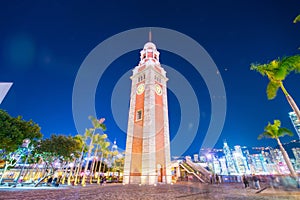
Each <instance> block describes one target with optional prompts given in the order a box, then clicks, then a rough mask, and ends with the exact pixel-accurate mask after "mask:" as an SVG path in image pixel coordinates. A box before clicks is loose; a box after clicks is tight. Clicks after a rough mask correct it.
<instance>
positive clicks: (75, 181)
mask: <svg viewBox="0 0 300 200" xmlns="http://www.w3.org/2000/svg"><path fill="white" fill-rule="evenodd" d="M84 147H85V144H83V145H82V149H81V154H80V158H79V162H78V165H77V167H76V168H75V179H74V184H75V185H77V179H78V173H79V169H80V171H81V162H82V159H83V153H84Z"/></svg>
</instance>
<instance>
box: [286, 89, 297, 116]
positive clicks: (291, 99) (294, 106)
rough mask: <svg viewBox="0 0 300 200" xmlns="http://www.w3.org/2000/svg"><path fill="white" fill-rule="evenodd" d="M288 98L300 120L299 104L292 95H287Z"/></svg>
mask: <svg viewBox="0 0 300 200" xmlns="http://www.w3.org/2000/svg"><path fill="white" fill-rule="evenodd" d="M286 99H287V100H288V102H289V104H290V105H291V107H292V109H293V111H294V112H295V113H296V116H297V117H298V120H300V111H299V108H298V106H297V104H296V103H295V101H294V99H293V98H292V97H291V96H290V95H287V96H286Z"/></svg>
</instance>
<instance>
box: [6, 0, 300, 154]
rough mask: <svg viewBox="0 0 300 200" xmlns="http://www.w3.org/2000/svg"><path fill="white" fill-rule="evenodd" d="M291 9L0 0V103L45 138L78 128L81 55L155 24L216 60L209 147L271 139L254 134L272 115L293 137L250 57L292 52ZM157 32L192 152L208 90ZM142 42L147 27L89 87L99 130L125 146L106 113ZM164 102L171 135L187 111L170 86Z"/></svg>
mask: <svg viewBox="0 0 300 200" xmlns="http://www.w3.org/2000/svg"><path fill="white" fill-rule="evenodd" d="M298 14H300V2H299V1H296V0H291V1H288V2H286V1H271V0H265V1H258V0H255V1H246V2H245V1H244V2H239V1H209V2H208V1H201V2H198V1H185V3H175V2H173V1H164V2H156V1H152V2H140V1H126V2H118V1H111V2H105V3H102V2H101V1H90V2H89V3H86V2H84V1H73V2H72V4H70V2H68V1H62V2H61V1H49V2H48V1H26V2H23V1H9V2H2V3H1V6H0V36H1V37H0V48H1V51H0V52H1V53H0V82H13V85H12V87H11V88H10V91H9V92H8V94H7V96H6V97H5V99H4V101H3V102H2V104H1V105H0V109H3V110H6V111H7V112H8V113H9V114H10V115H12V116H14V117H16V116H17V115H21V116H23V118H24V119H25V120H30V119H32V120H33V121H34V122H36V123H37V124H39V125H40V126H41V128H42V129H41V132H42V133H43V134H44V137H49V136H50V135H51V134H53V133H55V134H66V135H69V134H70V135H76V134H77V130H76V128H75V125H74V121H73V115H72V92H73V86H74V81H75V78H76V75H77V72H78V70H79V68H80V66H81V65H82V63H83V61H84V60H85V58H86V57H87V56H88V55H89V53H90V52H91V51H92V50H93V49H94V48H95V47H96V46H97V45H98V44H100V43H101V42H103V41H105V40H106V39H108V38H109V37H111V36H113V35H116V34H118V33H120V32H123V31H127V30H130V29H135V28H140V27H161V28H168V29H172V30H175V31H178V32H180V33H183V34H185V35H187V36H189V37H191V38H192V39H194V40H195V41H197V42H198V43H199V44H200V45H201V46H202V47H203V48H204V49H205V50H206V51H207V53H208V54H209V55H210V57H211V58H212V59H213V61H214V62H215V64H216V66H217V67H218V71H216V74H219V75H220V76H221V77H222V79H223V82H224V86H225V91H226V102H227V112H226V119H225V124H224V128H223V131H222V132H221V135H220V137H219V139H218V142H217V144H216V145H215V147H216V148H222V146H223V141H224V140H226V141H227V142H228V144H229V145H230V146H232V147H233V146H234V145H241V146H248V147H253V146H268V145H271V146H276V141H275V140H274V141H273V140H272V139H262V140H257V136H258V135H259V134H260V133H262V132H263V129H264V127H265V126H266V125H267V123H268V122H273V120H274V119H280V120H281V121H282V126H283V127H287V128H289V129H290V130H292V131H293V133H294V136H293V137H284V138H283V139H282V141H283V142H288V141H290V140H294V139H299V138H298V136H297V133H296V131H295V129H294V127H293V125H292V123H291V120H290V119H289V115H288V113H289V112H290V111H291V108H290V106H289V104H288V102H287V101H286V99H285V96H284V95H283V93H282V91H278V94H277V97H276V98H275V99H274V100H271V101H269V100H268V99H267V96H266V92H265V91H266V87H267V84H268V80H267V78H266V77H262V76H261V75H260V74H259V73H257V72H254V71H250V64H251V63H262V64H263V63H267V62H270V61H272V60H273V59H276V58H278V57H282V56H289V55H295V54H299V49H298V48H299V46H300V44H299V43H300V42H299V41H300V37H299V35H300V23H297V24H293V20H294V18H295V17H296V16H297V15H298ZM155 37H158V36H157V35H156V34H155V32H153V33H152V39H153V43H155V45H156V47H157V48H158V51H159V52H160V62H161V64H164V65H167V66H169V67H171V68H173V69H175V70H177V71H178V72H180V74H181V75H182V76H184V77H185V79H187V80H188V81H189V83H190V85H191V87H192V88H193V90H194V92H195V94H196V96H197V99H198V102H199V110H200V123H199V128H198V131H197V135H196V137H195V139H194V140H193V142H192V144H191V145H190V147H189V149H188V150H187V151H186V153H185V155H192V154H194V153H198V152H199V149H200V147H201V144H202V140H203V138H204V135H205V134H206V131H207V129H208V126H209V123H210V114H211V108H210V106H211V102H210V94H209V92H208V89H207V86H206V84H205V82H204V80H203V77H201V75H200V74H198V73H197V71H195V69H194V68H193V66H192V65H191V64H190V63H189V62H187V60H185V59H184V58H182V57H179V56H178V55H175V54H173V53H171V52H168V51H164V50H161V49H160V44H159V43H156V40H155ZM146 42H148V35H147V34H145V41H144V43H143V44H141V46H140V49H139V50H135V51H131V52H129V53H126V54H124V55H122V56H120V57H119V58H118V59H116V60H115V61H114V62H113V63H112V64H111V65H109V67H108V68H107V69H106V70H105V72H104V73H103V76H102V77H101V79H100V81H99V84H98V87H97V91H96V97H95V106H96V111H97V118H102V117H104V118H106V120H105V124H106V126H107V131H106V132H105V133H107V134H108V137H109V140H110V141H112V142H113V141H114V140H115V139H116V141H117V144H118V146H119V147H120V148H122V149H125V140H126V134H125V132H124V131H123V130H122V127H119V125H118V124H117V123H116V121H115V119H114V116H113V114H112V110H111V109H112V105H111V102H112V95H113V90H114V87H115V86H116V84H117V82H118V81H119V80H120V79H121V78H122V76H123V75H124V74H126V73H128V72H129V73H131V70H132V69H133V68H134V67H135V66H136V65H137V64H138V62H139V60H140V58H139V56H140V55H139V51H140V50H141V49H142V48H143V45H144V44H145V43H146ZM174 43H176V41H174ZM120 46H121V45H120ZM109 48H118V46H113V47H109ZM109 48H108V53H109ZM99 59H105V57H101V58H99ZM99 67H101V66H99ZM167 76H168V71H167ZM125 78H126V77H125ZM126 80H127V82H126V84H124V91H125V92H127V93H128V99H124V101H126V102H125V105H126V104H127V108H125V110H126V109H127V113H126V112H125V113H123V112H122V113H120V115H121V116H123V117H122V118H121V119H123V123H124V124H125V125H127V117H128V109H129V99H130V97H129V92H130V86H131V85H130V84H131V82H130V79H129V76H128V78H127V79H126ZM299 80H300V75H299V74H290V75H289V76H288V77H287V78H286V80H285V81H284V84H285V86H286V88H287V90H288V92H289V93H290V94H291V96H292V97H293V98H294V100H295V102H296V103H298V105H300V93H299ZM171 81H173V83H174V82H175V83H176V80H172V79H170V80H169V82H170V84H171ZM83 95H89V94H83ZM185 98H186V97H185ZM216 98H217V97H216ZM168 104H169V105H168V106H169V121H170V138H171V140H172V138H174V137H175V136H176V134H177V130H178V128H179V124H180V120H181V118H180V117H185V116H181V111H180V102H179V100H178V97H176V94H174V93H173V92H172V91H170V90H169V91H168ZM123 109H124V108H123ZM86 118H88V116H86ZM87 128H89V127H87ZM126 128H127V127H126ZM81 134H83V133H81ZM171 149H172V147H171ZM171 155H172V152H171ZM173 156H174V155H173Z"/></svg>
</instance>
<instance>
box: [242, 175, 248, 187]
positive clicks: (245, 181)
mask: <svg viewBox="0 0 300 200" xmlns="http://www.w3.org/2000/svg"><path fill="white" fill-rule="evenodd" d="M242 181H243V183H244V185H245V188H247V187H249V182H248V179H247V177H246V176H245V175H243V176H242Z"/></svg>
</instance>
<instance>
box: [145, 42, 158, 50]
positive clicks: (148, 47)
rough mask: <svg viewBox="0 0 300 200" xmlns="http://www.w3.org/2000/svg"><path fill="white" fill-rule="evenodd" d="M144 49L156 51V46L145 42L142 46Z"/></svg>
mask: <svg viewBox="0 0 300 200" xmlns="http://www.w3.org/2000/svg"><path fill="white" fill-rule="evenodd" d="M146 49H153V50H156V46H155V44H154V43H153V42H147V43H146V44H145V45H144V50H146Z"/></svg>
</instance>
